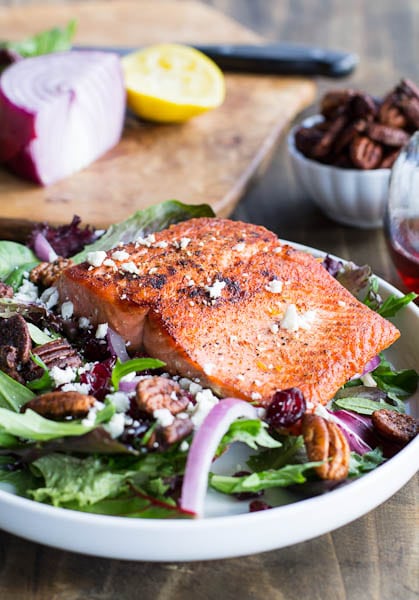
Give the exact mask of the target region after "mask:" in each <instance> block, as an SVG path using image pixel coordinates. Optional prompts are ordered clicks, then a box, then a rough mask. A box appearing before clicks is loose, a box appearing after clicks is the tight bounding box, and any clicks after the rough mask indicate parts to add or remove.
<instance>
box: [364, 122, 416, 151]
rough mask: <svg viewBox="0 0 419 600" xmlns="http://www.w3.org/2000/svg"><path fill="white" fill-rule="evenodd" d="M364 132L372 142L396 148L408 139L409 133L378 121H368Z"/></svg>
mask: <svg viewBox="0 0 419 600" xmlns="http://www.w3.org/2000/svg"><path fill="white" fill-rule="evenodd" d="M366 134H367V136H368V137H369V138H370V140H373V141H374V142H379V143H380V144H385V145H386V146H395V147H397V148H400V147H401V146H403V145H404V144H405V143H406V142H407V141H408V139H409V134H408V133H406V131H403V129H396V128H395V127H389V126H388V125H380V124H379V123H368V126H367V130H366Z"/></svg>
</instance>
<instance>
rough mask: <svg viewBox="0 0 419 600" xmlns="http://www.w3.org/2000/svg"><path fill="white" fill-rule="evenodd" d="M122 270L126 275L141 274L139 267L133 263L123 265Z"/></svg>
mask: <svg viewBox="0 0 419 600" xmlns="http://www.w3.org/2000/svg"><path fill="white" fill-rule="evenodd" d="M121 270H122V271H124V272H125V273H133V274H134V275H138V274H139V270H138V267H137V265H136V264H135V263H133V262H132V261H130V262H126V263H123V264H122V265H121Z"/></svg>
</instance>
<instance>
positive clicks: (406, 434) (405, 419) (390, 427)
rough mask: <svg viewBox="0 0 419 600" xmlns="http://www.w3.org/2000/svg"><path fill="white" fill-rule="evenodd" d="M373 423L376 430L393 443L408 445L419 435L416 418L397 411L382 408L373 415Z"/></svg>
mask: <svg viewBox="0 0 419 600" xmlns="http://www.w3.org/2000/svg"><path fill="white" fill-rule="evenodd" d="M372 422H373V425H374V427H375V428H376V430H377V431H378V432H379V433H380V434H381V435H382V436H383V437H385V438H387V439H389V440H392V441H393V442H399V443H402V444H407V442H409V441H410V440H412V439H413V438H414V437H415V436H416V435H417V433H418V422H417V420H416V419H415V418H414V417H411V416H410V415H405V414H402V413H399V412H397V411H395V410H388V409H386V408H381V409H380V410H376V411H375V412H373V413H372Z"/></svg>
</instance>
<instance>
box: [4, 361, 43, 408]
mask: <svg viewBox="0 0 419 600" xmlns="http://www.w3.org/2000/svg"><path fill="white" fill-rule="evenodd" d="M34 397H35V394H34V393H33V392H31V390H29V389H28V388H27V387H25V386H24V385H22V384H21V383H19V382H18V381H15V380H14V379H12V378H11V377H9V376H8V375H6V373H3V371H0V408H1V407H3V409H5V408H8V409H10V410H12V411H15V412H19V410H20V408H21V406H23V405H24V404H26V402H29V400H32V398H34ZM9 412H10V411H9Z"/></svg>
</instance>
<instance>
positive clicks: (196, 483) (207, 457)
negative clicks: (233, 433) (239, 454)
mask: <svg viewBox="0 0 419 600" xmlns="http://www.w3.org/2000/svg"><path fill="white" fill-rule="evenodd" d="M239 417H247V418H248V419H257V418H258V417H257V412H256V409H255V408H254V407H253V406H252V405H251V404H248V403H247V402H244V400H239V399H238V398H225V399H224V400H221V401H220V402H219V403H218V404H216V405H215V406H214V407H213V408H212V410H211V411H210V413H209V414H208V415H207V416H206V418H205V420H204V422H203V423H202V425H201V427H200V428H199V429H198V431H197V432H196V433H195V435H194V437H193V440H192V444H191V447H190V450H189V454H188V459H187V461H186V469H185V475H184V478H183V485H182V493H181V498H180V506H181V508H182V509H183V510H186V511H188V512H191V513H193V514H195V515H196V516H200V515H201V514H202V512H203V507H204V498H205V493H206V491H207V486H208V473H209V470H210V468H211V463H212V460H213V458H214V455H215V452H216V450H217V448H218V445H219V443H220V441H221V438H222V437H223V435H224V434H225V433H226V432H227V431H228V428H229V427H230V425H231V423H233V422H234V421H235V420H236V419H238V418H239Z"/></svg>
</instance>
